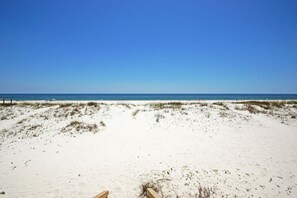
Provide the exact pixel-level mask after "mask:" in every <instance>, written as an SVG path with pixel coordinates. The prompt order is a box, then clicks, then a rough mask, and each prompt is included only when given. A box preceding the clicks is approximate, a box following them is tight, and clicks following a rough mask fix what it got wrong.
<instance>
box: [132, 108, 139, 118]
mask: <svg viewBox="0 0 297 198" xmlns="http://www.w3.org/2000/svg"><path fill="white" fill-rule="evenodd" d="M139 112H140V110H139V109H137V110H135V111H133V112H132V116H133V117H135V116H136V115H137V114H138V113H139Z"/></svg>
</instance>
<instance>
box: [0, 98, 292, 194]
mask: <svg viewBox="0 0 297 198" xmlns="http://www.w3.org/2000/svg"><path fill="white" fill-rule="evenodd" d="M296 117H297V101H286V102H278V101H265V102H264V101H181V102H176V101H175V102H174V101H162V102H161V101H124V102H123V101H105V102H98V101H97V102H94V101H92V102H91V101H85V102H81V101H68V102H61V101H54V102H44V101H38V102H36V101H29V102H18V103H16V104H14V105H11V106H10V105H5V106H3V105H1V106H0V156H1V157H0V167H1V168H0V192H1V193H2V194H0V197H40V196H42V197H93V196H95V195H96V194H98V193H100V192H102V191H104V190H109V192H110V197H111V198H117V197H121V198H123V197H127V198H131V197H140V195H141V194H142V193H143V188H145V186H151V187H153V188H155V189H156V190H157V191H158V193H159V194H160V195H161V196H163V197H170V198H171V197H172V198H173V197H174V198H176V197H179V198H180V197H185V198H186V197H199V190H198V189H199V188H200V189H204V190H206V191H208V192H209V193H210V197H297V118H296Z"/></svg>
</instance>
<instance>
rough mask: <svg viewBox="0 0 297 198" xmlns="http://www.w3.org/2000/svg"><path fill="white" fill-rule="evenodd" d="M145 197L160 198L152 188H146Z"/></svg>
mask: <svg viewBox="0 0 297 198" xmlns="http://www.w3.org/2000/svg"><path fill="white" fill-rule="evenodd" d="M146 196H147V198H161V196H160V195H158V194H157V193H156V192H155V191H154V190H153V189H152V188H148V189H146Z"/></svg>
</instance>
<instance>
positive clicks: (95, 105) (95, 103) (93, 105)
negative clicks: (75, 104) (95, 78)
mask: <svg viewBox="0 0 297 198" xmlns="http://www.w3.org/2000/svg"><path fill="white" fill-rule="evenodd" d="M87 106H91V107H97V106H98V103H97V102H88V103H87Z"/></svg>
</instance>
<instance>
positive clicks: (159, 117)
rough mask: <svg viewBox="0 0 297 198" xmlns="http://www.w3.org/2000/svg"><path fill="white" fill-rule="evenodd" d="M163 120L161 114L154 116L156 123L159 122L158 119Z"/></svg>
mask: <svg viewBox="0 0 297 198" xmlns="http://www.w3.org/2000/svg"><path fill="white" fill-rule="evenodd" d="M164 118H165V116H163V115H162V114H159V113H158V114H156V122H159V121H160V119H164Z"/></svg>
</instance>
